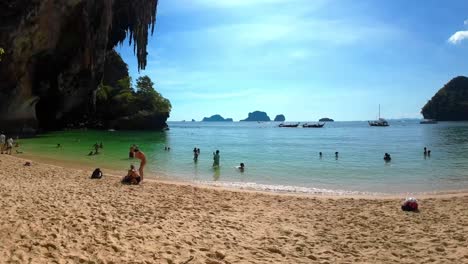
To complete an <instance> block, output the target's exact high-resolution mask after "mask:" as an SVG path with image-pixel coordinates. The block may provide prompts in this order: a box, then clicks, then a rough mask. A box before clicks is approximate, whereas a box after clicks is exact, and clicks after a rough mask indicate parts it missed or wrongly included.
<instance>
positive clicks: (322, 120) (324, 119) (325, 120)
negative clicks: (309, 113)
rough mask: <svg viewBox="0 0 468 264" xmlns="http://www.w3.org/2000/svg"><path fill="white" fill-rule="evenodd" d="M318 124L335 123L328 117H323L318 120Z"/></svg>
mask: <svg viewBox="0 0 468 264" xmlns="http://www.w3.org/2000/svg"><path fill="white" fill-rule="evenodd" d="M319 122H335V120H333V119H331V118H328V117H323V118H320V119H319Z"/></svg>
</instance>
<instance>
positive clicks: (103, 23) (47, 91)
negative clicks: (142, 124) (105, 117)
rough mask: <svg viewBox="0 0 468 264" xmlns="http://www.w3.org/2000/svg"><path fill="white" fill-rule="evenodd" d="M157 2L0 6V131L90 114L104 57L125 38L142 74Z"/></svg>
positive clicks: (71, 0)
mask: <svg viewBox="0 0 468 264" xmlns="http://www.w3.org/2000/svg"><path fill="white" fill-rule="evenodd" d="M157 3H158V0H138V1H128V0H62V1H54V0H10V1H8V0H7V1H0V47H2V48H3V49H4V50H5V54H3V56H2V61H1V62H0V128H2V129H3V130H7V131H15V132H34V131H36V130H37V129H38V128H42V129H46V130H50V129H57V128H61V127H63V126H64V125H65V124H66V123H68V122H69V121H70V120H75V121H76V120H81V119H83V120H86V119H87V118H88V117H89V116H90V115H93V114H94V107H95V91H96V89H97V86H98V84H99V83H100V82H101V80H102V77H103V70H104V64H105V61H106V54H107V51H109V50H111V49H112V48H113V47H114V46H116V45H117V44H118V43H119V42H122V41H124V40H125V37H126V34H127V33H128V34H129V36H130V40H131V42H133V45H134V50H135V54H136V56H137V58H138V67H139V69H143V68H144V67H145V66H146V55H147V52H146V46H147V40H148V33H149V30H152V29H153V27H154V24H155V22H156V9H157ZM164 122H165V120H164Z"/></svg>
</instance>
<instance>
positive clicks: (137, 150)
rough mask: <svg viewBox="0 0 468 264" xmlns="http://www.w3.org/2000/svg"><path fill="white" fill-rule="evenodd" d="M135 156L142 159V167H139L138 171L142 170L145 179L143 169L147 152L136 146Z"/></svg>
mask: <svg viewBox="0 0 468 264" xmlns="http://www.w3.org/2000/svg"><path fill="white" fill-rule="evenodd" d="M135 158H137V159H139V160H140V168H138V172H140V177H141V180H142V181H143V169H144V168H145V165H146V156H145V153H143V152H141V151H140V150H139V149H138V148H135Z"/></svg>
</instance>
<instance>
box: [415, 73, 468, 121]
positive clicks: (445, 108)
mask: <svg viewBox="0 0 468 264" xmlns="http://www.w3.org/2000/svg"><path fill="white" fill-rule="evenodd" d="M421 113H422V114H423V116H424V118H426V119H436V120H439V121H466V120H468V78H467V77H464V76H459V77H456V78H453V79H452V80H450V82H448V83H447V84H446V85H444V87H443V88H442V89H440V90H439V91H438V92H437V93H436V94H435V95H434V96H433V97H432V99H431V100H429V102H427V104H426V105H425V106H424V107H423V108H422V110H421Z"/></svg>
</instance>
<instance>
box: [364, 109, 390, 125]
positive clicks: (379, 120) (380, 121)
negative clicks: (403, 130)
mask: <svg viewBox="0 0 468 264" xmlns="http://www.w3.org/2000/svg"><path fill="white" fill-rule="evenodd" d="M368 123H369V126H377V127H387V126H389V124H388V122H387V120H385V119H384V118H381V117H380V104H379V119H378V120H374V121H368Z"/></svg>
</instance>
